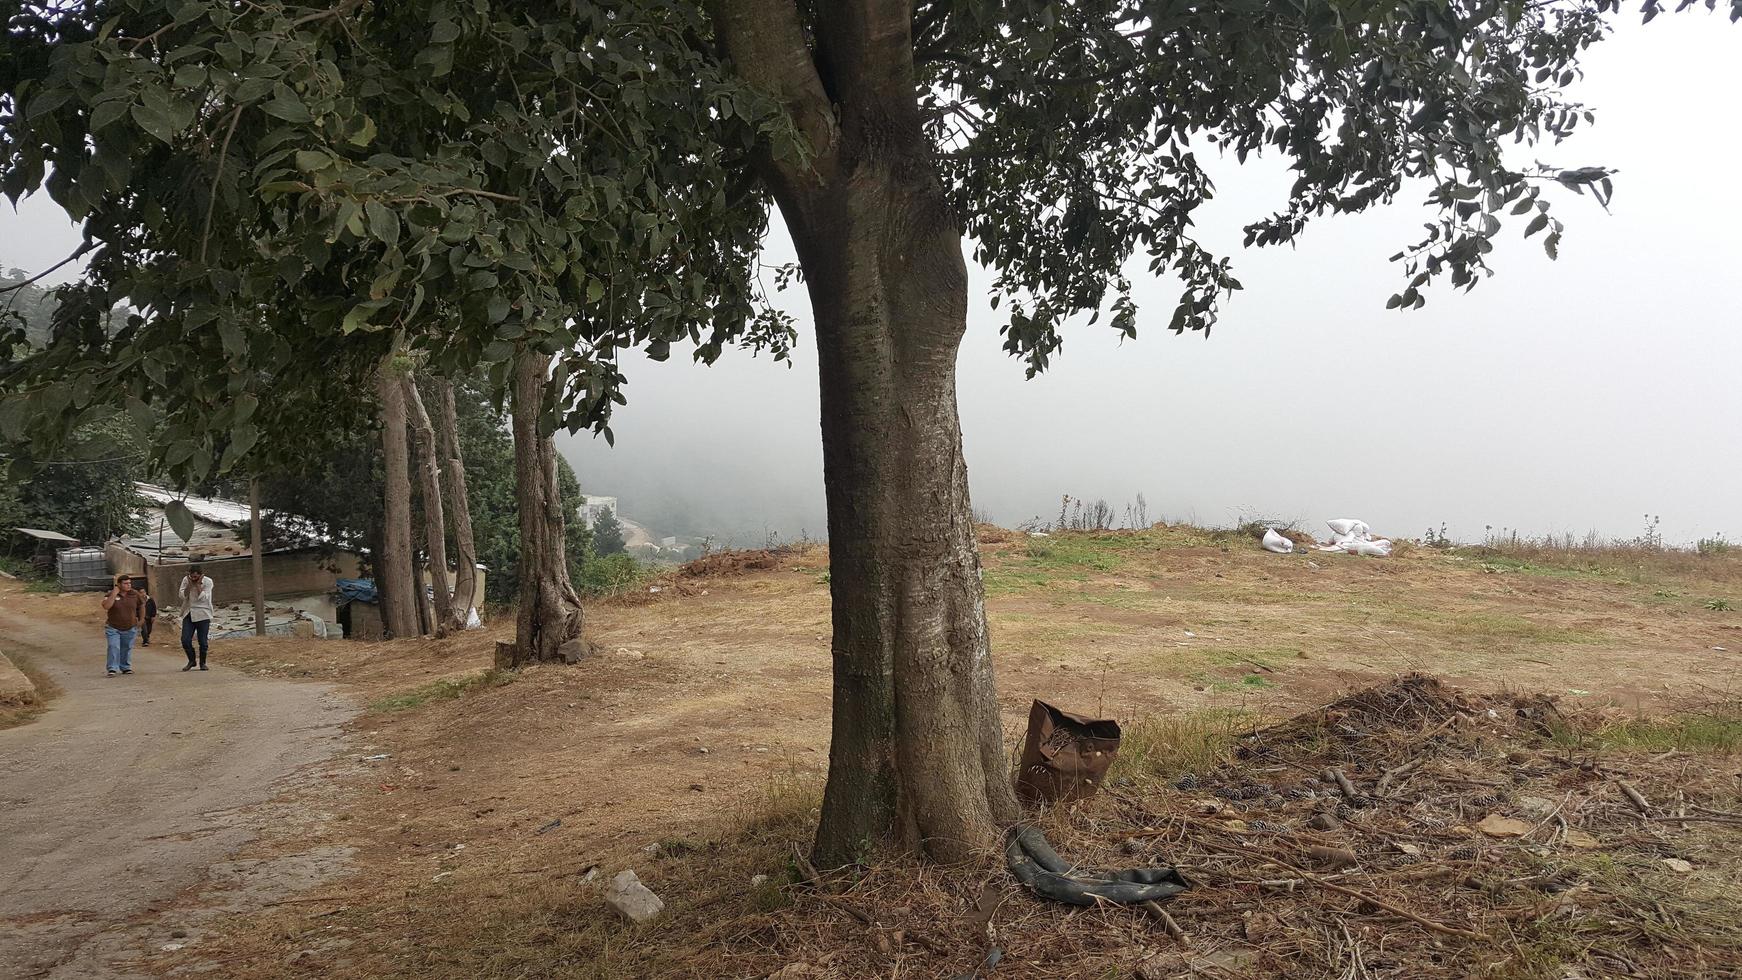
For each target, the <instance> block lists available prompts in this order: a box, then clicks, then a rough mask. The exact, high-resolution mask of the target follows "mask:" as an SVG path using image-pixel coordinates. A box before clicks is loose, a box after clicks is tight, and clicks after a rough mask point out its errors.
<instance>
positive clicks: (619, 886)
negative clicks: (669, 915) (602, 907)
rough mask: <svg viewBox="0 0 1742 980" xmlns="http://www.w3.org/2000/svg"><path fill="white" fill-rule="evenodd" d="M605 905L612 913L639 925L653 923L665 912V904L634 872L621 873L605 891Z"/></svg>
mask: <svg viewBox="0 0 1742 980" xmlns="http://www.w3.org/2000/svg"><path fill="white" fill-rule="evenodd" d="M605 904H606V905H609V906H611V909H612V911H614V912H616V913H617V914H618V915H621V916H622V917H623V918H625V919H628V920H629V921H630V922H634V923H637V924H640V923H644V922H652V921H653V920H654V919H656V918H658V917H659V913H660V912H662V911H664V910H665V903H664V902H662V901H660V900H659V896H658V895H655V894H654V893H653V892H651V891H649V890H648V888H647V886H646V885H643V884H642V883H641V879H640V878H639V877H637V876H636V874H635V872H633V871H619V872H618V873H617V876H616V877H614V878H612V879H611V887H609V888H607V889H605Z"/></svg>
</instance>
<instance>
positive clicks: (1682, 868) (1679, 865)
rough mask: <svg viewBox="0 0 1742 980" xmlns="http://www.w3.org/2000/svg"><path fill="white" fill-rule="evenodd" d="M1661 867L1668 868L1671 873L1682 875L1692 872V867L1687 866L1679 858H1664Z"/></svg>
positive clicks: (1686, 863)
mask: <svg viewBox="0 0 1742 980" xmlns="http://www.w3.org/2000/svg"><path fill="white" fill-rule="evenodd" d="M1663 866H1664V867H1666V868H1668V869H1669V870H1671V871H1675V872H1678V873H1680V874H1684V875H1685V874H1687V873H1688V872H1690V871H1692V870H1694V866H1693V865H1691V864H1689V863H1688V862H1686V861H1683V860H1682V859H1681V858H1664V859H1663Z"/></svg>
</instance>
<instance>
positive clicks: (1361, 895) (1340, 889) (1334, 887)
mask: <svg viewBox="0 0 1742 980" xmlns="http://www.w3.org/2000/svg"><path fill="white" fill-rule="evenodd" d="M1204 846H1206V847H1209V848H1210V849H1212V850H1217V851H1221V852H1222V853H1224V854H1237V855H1239V856H1241V857H1255V858H1258V859H1259V860H1262V861H1268V862H1270V863H1271V864H1274V865H1276V866H1277V867H1280V868H1283V869H1284V870H1287V871H1292V872H1294V873H1295V874H1297V875H1300V876H1301V878H1303V879H1305V880H1306V881H1309V882H1311V883H1312V884H1315V885H1318V886H1319V887H1320V888H1324V889H1327V890H1329V891H1334V892H1336V893H1337V894H1339V895H1346V896H1348V897H1349V898H1353V899H1358V900H1360V901H1363V902H1366V903H1367V904H1368V905H1371V906H1373V907H1374V908H1380V909H1384V910H1385V911H1387V912H1390V913H1391V914H1392V915H1401V916H1403V917H1404V918H1406V919H1408V920H1409V921H1411V922H1414V923H1415V924H1417V925H1419V926H1421V927H1422V928H1424V929H1430V930H1432V931H1434V932H1438V933H1442V934H1444V935H1447V936H1459V937H1461V938H1464V939H1487V938H1488V937H1487V935H1486V934H1484V933H1480V932H1477V931H1475V930H1473V929H1460V928H1458V927H1457V926H1448V925H1446V924H1445V923H1443V922H1435V921H1434V920H1432V919H1428V918H1424V917H1422V916H1420V915H1418V914H1416V913H1414V912H1411V911H1410V910H1408V909H1406V908H1403V907H1401V906H1397V905H1393V904H1391V903H1390V902H1387V901H1386V900H1385V899H1383V898H1380V897H1378V896H1376V895H1369V894H1368V893H1366V892H1364V891H1361V890H1359V889H1356V888H1347V887H1345V886H1343V885H1339V884H1335V883H1334V882H1330V881H1326V880H1325V879H1324V878H1322V877H1320V876H1319V875H1316V874H1313V873H1312V872H1311V871H1308V870H1306V869H1304V868H1297V867H1295V866H1294V865H1292V864H1289V863H1288V862H1287V861H1284V860H1282V859H1281V858H1279V857H1273V856H1271V855H1269V854H1254V853H1250V852H1245V851H1236V850H1232V849H1228V848H1221V847H1216V846H1215V845H1213V844H1204Z"/></svg>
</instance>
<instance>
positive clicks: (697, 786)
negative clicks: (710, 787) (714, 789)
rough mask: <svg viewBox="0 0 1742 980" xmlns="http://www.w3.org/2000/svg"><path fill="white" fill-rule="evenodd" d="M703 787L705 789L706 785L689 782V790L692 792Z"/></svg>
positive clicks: (701, 789) (698, 790) (700, 790)
mask: <svg viewBox="0 0 1742 980" xmlns="http://www.w3.org/2000/svg"><path fill="white" fill-rule="evenodd" d="M705 789H706V787H704V786H703V785H702V784H701V783H691V784H690V792H692V793H700V792H702V791H703V790H705Z"/></svg>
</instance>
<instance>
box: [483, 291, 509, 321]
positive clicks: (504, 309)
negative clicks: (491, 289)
mask: <svg viewBox="0 0 1742 980" xmlns="http://www.w3.org/2000/svg"><path fill="white" fill-rule="evenodd" d="M484 315H485V316H486V317H488V318H489V321H490V322H491V323H501V322H502V321H503V320H506V319H507V318H508V297H506V296H504V295H502V294H501V293H492V294H491V295H490V301H489V302H488V303H486V304H485V307H484Z"/></svg>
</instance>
